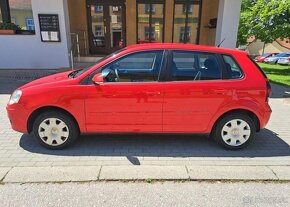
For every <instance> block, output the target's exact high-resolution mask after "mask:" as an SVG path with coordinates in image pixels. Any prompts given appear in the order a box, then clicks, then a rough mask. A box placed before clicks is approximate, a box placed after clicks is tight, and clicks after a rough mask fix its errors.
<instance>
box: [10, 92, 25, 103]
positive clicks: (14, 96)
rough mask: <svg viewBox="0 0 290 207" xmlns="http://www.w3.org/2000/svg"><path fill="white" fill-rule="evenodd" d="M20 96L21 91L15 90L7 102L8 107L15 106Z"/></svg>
mask: <svg viewBox="0 0 290 207" xmlns="http://www.w3.org/2000/svg"><path fill="white" fill-rule="evenodd" d="M21 95H22V91H21V90H16V91H14V92H13V93H12V95H11V97H10V100H9V105H12V104H16V103H18V101H19V100H20V98H21Z"/></svg>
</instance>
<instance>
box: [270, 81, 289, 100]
mask: <svg viewBox="0 0 290 207" xmlns="http://www.w3.org/2000/svg"><path fill="white" fill-rule="evenodd" d="M271 87H272V94H271V98H290V88H289V87H286V86H282V85H278V84H274V83H271Z"/></svg>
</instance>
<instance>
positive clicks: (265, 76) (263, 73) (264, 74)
mask: <svg viewBox="0 0 290 207" xmlns="http://www.w3.org/2000/svg"><path fill="white" fill-rule="evenodd" d="M248 58H249V59H250V60H251V61H252V63H253V64H254V65H255V66H256V67H257V68H258V69H259V71H260V72H261V73H262V75H263V76H264V78H267V75H266V73H265V72H264V71H263V70H262V68H261V67H260V66H259V65H258V64H257V63H256V62H255V61H254V60H253V59H252V58H251V57H250V56H248Z"/></svg>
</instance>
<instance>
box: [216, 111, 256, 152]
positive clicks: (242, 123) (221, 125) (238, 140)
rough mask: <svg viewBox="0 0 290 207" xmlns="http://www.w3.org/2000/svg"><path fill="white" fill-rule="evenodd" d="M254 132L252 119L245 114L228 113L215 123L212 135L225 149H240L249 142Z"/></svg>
mask: <svg viewBox="0 0 290 207" xmlns="http://www.w3.org/2000/svg"><path fill="white" fill-rule="evenodd" d="M254 133H255V124H254V122H253V120H252V119H251V118H250V117H249V116H247V115H245V114H230V115H227V116H225V117H223V118H222V119H221V120H219V121H218V123H217V124H216V126H215V128H214V130H213V133H212V136H213V137H214V139H215V140H216V142H217V143H218V144H220V145H222V146H223V147H224V148H226V149H231V150H236V149H241V148H243V147H245V146H247V145H248V144H249V142H250V141H251V140H252V137H253V135H254Z"/></svg>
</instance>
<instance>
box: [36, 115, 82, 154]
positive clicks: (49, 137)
mask: <svg viewBox="0 0 290 207" xmlns="http://www.w3.org/2000/svg"><path fill="white" fill-rule="evenodd" d="M33 134H34V137H35V138H36V140H37V141H38V142H39V143H40V144H41V145H42V146H44V147H46V148H48V149H63V148H65V147H67V146H68V145H70V144H72V143H73V142H74V141H75V140H76V139H77V137H78V136H79V129H78V126H77V124H76V123H75V121H74V120H73V119H72V118H71V117H70V116H69V115H67V114H65V113H62V112H59V111H47V112H44V113H42V114H40V115H39V116H38V117H37V118H36V120H35V122H34V124H33Z"/></svg>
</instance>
